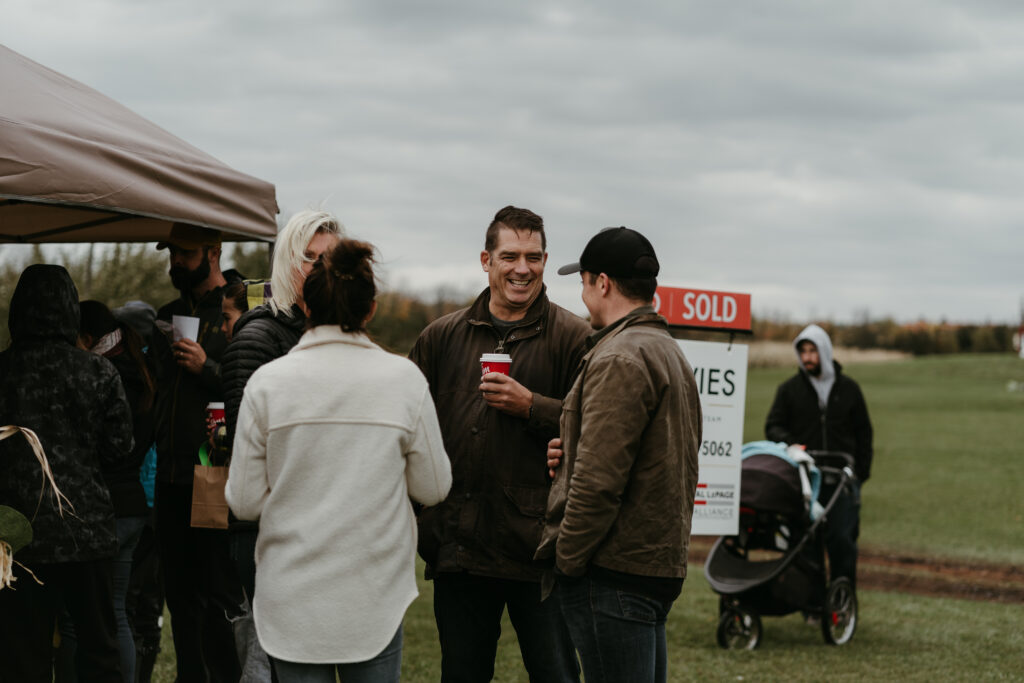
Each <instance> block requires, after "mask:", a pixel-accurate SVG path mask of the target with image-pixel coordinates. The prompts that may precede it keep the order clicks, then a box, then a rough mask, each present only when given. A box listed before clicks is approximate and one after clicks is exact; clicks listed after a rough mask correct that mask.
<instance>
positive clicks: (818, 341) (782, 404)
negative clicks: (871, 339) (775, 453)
mask: <svg viewBox="0 0 1024 683" xmlns="http://www.w3.org/2000/svg"><path fill="white" fill-rule="evenodd" d="M812 328H813V329H812ZM822 337H824V339H822ZM804 340H807V341H811V342H813V343H814V345H815V346H817V347H818V357H819V359H820V360H821V367H822V372H821V374H820V375H819V376H818V377H813V376H811V375H809V374H808V373H807V371H806V370H804V369H803V367H801V368H800V370H799V371H798V372H797V373H796V374H795V375H794V376H792V377H790V378H789V379H788V380H786V381H785V382H783V383H782V384H780V385H779V388H778V390H777V391H776V392H775V400H774V401H773V402H772V407H771V409H770V410H769V411H768V418H767V420H765V428H764V431H765V436H766V437H767V438H768V439H769V440H770V441H782V442H783V443H787V444H803V445H805V446H806V447H807V450H828V451H842V452H844V453H848V454H850V455H852V456H853V460H854V470H855V474H856V475H857V479H859V480H860V481H861V483H863V482H865V481H867V480H868V477H869V476H871V460H872V457H873V455H874V450H873V447H872V438H873V432H872V428H871V418H870V417H869V416H868V407H867V404H866V403H865V401H864V395H863V394H862V393H861V390H860V386H858V385H857V383H856V382H855V381H853V380H852V379H850V378H849V377H847V376H846V375H845V374H843V367H842V366H841V365H840V364H839V363H838V362H836V361H834V360H832V343H831V341H830V340H829V338H828V335H827V334H826V333H825V331H824V330H822V329H821V328H820V327H818V326H817V325H810V326H808V327H807V328H805V329H804V330H803V331H802V332H801V333H800V334H798V335H797V337H796V339H794V340H793V347H794V348H795V349H797V360H798V361H799V357H800V356H799V346H800V342H802V341H804ZM823 394H824V397H823V396H822V395H823Z"/></svg>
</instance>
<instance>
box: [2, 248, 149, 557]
mask: <svg viewBox="0 0 1024 683" xmlns="http://www.w3.org/2000/svg"><path fill="white" fill-rule="evenodd" d="M8 326H9V328H10V332H11V345H10V347H9V348H8V349H7V350H5V351H4V352H3V353H0V378H2V381H0V424H4V425H7V424H13V425H18V426H21V427H27V428H29V429H31V430H33V431H35V433H36V434H37V435H38V436H39V440H40V442H41V443H42V446H43V450H44V452H45V453H46V457H47V460H48V461H49V463H50V467H51V469H52V471H53V476H54V480H55V482H56V484H57V486H58V487H59V488H60V490H61V492H62V493H64V495H66V496H67V498H68V499H69V500H70V501H71V504H72V505H73V506H74V510H73V514H72V511H71V510H67V509H66V510H65V513H64V516H63V517H61V516H60V515H59V513H58V511H57V507H56V505H55V497H54V495H53V492H52V490H51V489H50V488H49V487H47V489H46V493H45V495H43V497H42V499H41V500H40V484H41V481H42V475H41V472H40V468H39V462H38V461H37V460H36V458H35V455H34V454H33V453H32V450H31V448H30V447H29V446H28V444H27V443H26V442H25V440H24V439H22V438H21V437H20V436H15V437H13V438H9V439H6V440H4V441H0V504H2V505H9V506H11V507H13V508H14V509H16V510H18V511H19V512H21V513H22V514H24V515H25V516H26V517H28V518H29V519H30V520H31V521H32V529H33V540H32V542H31V543H30V544H29V545H27V546H25V547H24V548H23V549H22V550H21V551H19V553H18V559H19V561H21V562H24V563H30V562H37V563H53V562H85V561H91V560H97V559H103V558H108V557H113V555H114V554H115V553H116V551H117V536H116V532H115V525H114V508H113V506H112V504H111V502H110V494H109V492H108V490H107V486H106V484H105V482H104V479H103V475H102V473H101V471H102V470H103V469H115V468H117V467H118V466H120V465H121V464H122V463H123V462H124V461H125V460H127V459H128V457H129V452H130V451H131V448H132V432H131V424H132V420H131V413H130V411H129V408H128V402H127V401H126V400H125V393H124V389H123V387H122V385H121V379H120V378H119V377H118V374H117V371H116V370H115V369H114V366H113V365H111V364H110V361H108V360H107V359H105V358H103V357H102V356H98V355H96V354H93V353H89V352H88V351H84V350H82V349H79V348H77V347H76V346H75V342H76V340H77V338H78V328H79V311H78V291H77V289H76V288H75V285H74V283H73V282H72V281H71V277H70V276H69V275H68V272H67V271H66V270H65V269H64V268H62V267H61V266H52V265H41V264H40V265H33V266H29V267H28V268H26V269H25V272H23V273H22V275H21V278H20V279H19V280H18V285H17V287H16V288H15V290H14V295H13V297H12V298H11V308H10V316H9V318H8Z"/></svg>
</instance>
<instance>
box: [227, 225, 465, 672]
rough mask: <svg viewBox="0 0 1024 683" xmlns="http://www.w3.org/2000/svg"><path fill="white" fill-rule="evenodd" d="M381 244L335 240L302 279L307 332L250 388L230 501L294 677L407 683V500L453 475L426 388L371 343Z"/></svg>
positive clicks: (277, 646)
mask: <svg viewBox="0 0 1024 683" xmlns="http://www.w3.org/2000/svg"><path fill="white" fill-rule="evenodd" d="M375 294H376V283H375V279H374V275H373V247H372V246H371V245H369V244H366V243H363V242H357V241H355V240H349V239H345V240H341V241H340V242H339V243H338V245H337V246H336V247H335V248H333V249H332V250H330V251H329V252H327V253H325V254H324V256H323V257H322V259H321V260H320V261H318V262H317V263H316V265H315V266H314V267H313V270H312V272H311V273H310V275H309V277H308V278H307V279H306V283H305V285H304V288H303V296H304V299H305V302H306V306H307V307H308V309H309V319H310V325H311V326H312V328H311V329H310V330H308V331H307V332H306V333H305V334H304V335H303V336H302V339H300V340H299V343H298V345H296V346H295V348H293V349H292V350H291V352H289V353H288V354H287V355H285V356H283V357H281V358H279V359H277V360H274V361H272V362H270V363H267V364H266V365H264V366H262V367H261V368H259V369H258V370H257V371H256V372H255V373H254V374H253V376H252V378H251V379H250V380H249V383H248V384H247V385H246V387H245V395H244V397H243V399H242V405H241V409H240V412H239V417H238V427H237V430H236V433H235V442H234V452H233V456H232V459H231V468H230V470H229V476H228V483H227V488H226V491H225V493H226V496H227V500H228V504H229V505H230V506H231V509H232V511H233V512H234V513H235V515H236V516H237V517H238V518H240V519H259V520H260V531H259V539H258V541H257V543H256V595H255V599H254V601H253V612H254V616H255V621H256V631H257V634H258V635H259V639H260V643H261V644H262V645H263V648H264V649H265V650H266V651H267V654H269V655H270V656H271V657H272V658H273V659H274V667H275V669H276V671H277V674H278V678H279V679H280V680H281V681H282V682H283V683H288V682H289V681H321V680H323V681H331V682H333V681H334V680H335V679H334V674H335V670H337V671H338V673H339V675H340V678H341V680H342V681H363V680H366V681H371V680H372V681H392V680H394V681H397V680H398V678H399V673H400V671H401V659H402V618H403V616H404V614H405V610H406V608H407V607H408V606H409V604H410V603H411V602H412V600H413V599H414V598H415V597H416V595H417V590H416V578H415V556H416V521H415V518H414V515H413V510H412V505H411V504H410V502H409V498H410V497H411V498H412V499H413V500H416V501H418V502H420V503H423V504H425V505H435V504H437V503H439V502H441V501H442V500H443V499H444V497H445V495H447V493H448V489H449V488H450V486H451V469H450V466H449V462H448V456H447V454H446V453H445V451H444V446H443V444H442V441H441V432H440V428H439V427H438V422H437V415H436V413H435V411H434V404H433V402H432V400H431V397H430V392H429V390H428V388H427V382H426V380H425V379H424V378H423V375H422V374H421V373H420V371H419V369H418V368H417V367H416V366H415V365H413V363H412V362H410V361H409V360H407V359H405V358H402V357H400V356H396V355H393V354H390V353H387V352H385V351H384V350H382V349H381V348H380V347H378V346H377V345H376V344H374V343H373V342H372V341H370V339H369V338H368V337H367V336H366V333H365V325H366V322H367V321H368V320H369V319H370V318H371V317H372V316H373V311H374V309H375V308H376V303H375V302H374V296H375Z"/></svg>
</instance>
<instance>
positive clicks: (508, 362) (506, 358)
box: [480, 353, 512, 375]
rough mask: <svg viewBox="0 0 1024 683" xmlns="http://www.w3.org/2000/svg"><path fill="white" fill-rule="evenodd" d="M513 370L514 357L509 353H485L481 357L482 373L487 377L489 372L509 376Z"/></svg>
mask: <svg viewBox="0 0 1024 683" xmlns="http://www.w3.org/2000/svg"><path fill="white" fill-rule="evenodd" d="M511 369H512V356H510V355H508V354H507V353H485V354H484V355H482V356H480V371H481V374H484V375H486V374H487V373H488V372H500V373H501V374H503V375H508V374H509V371H510V370H511Z"/></svg>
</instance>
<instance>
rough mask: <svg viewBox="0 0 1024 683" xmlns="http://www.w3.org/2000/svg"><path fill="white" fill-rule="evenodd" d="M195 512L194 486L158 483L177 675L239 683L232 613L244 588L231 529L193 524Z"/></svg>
mask: <svg viewBox="0 0 1024 683" xmlns="http://www.w3.org/2000/svg"><path fill="white" fill-rule="evenodd" d="M191 514H192V487H191V486H180V485H176V484H161V483H158V484H157V490H156V531H157V541H158V543H159V546H160V561H161V564H162V566H163V572H164V590H165V593H166V596H167V609H168V610H169V611H170V613H171V633H172V635H173V638H174V652H175V656H176V658H177V671H178V677H177V680H178V681H181V682H182V683H206V682H207V681H213V682H221V681H230V682H231V683H235V682H236V681H238V678H239V675H240V674H241V670H240V668H239V665H238V657H237V655H236V653H235V640H234V635H233V633H232V629H231V623H230V622H229V621H228V618H229V616H231V617H233V616H236V615H237V614H238V613H240V611H241V610H240V609H239V606H240V605H241V604H242V587H241V585H240V583H239V581H238V578H237V576H236V574H235V569H234V566H233V565H232V562H231V559H230V558H229V557H228V535H227V531H226V530H219V529H193V528H192V527H191V526H190V519H191Z"/></svg>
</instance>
